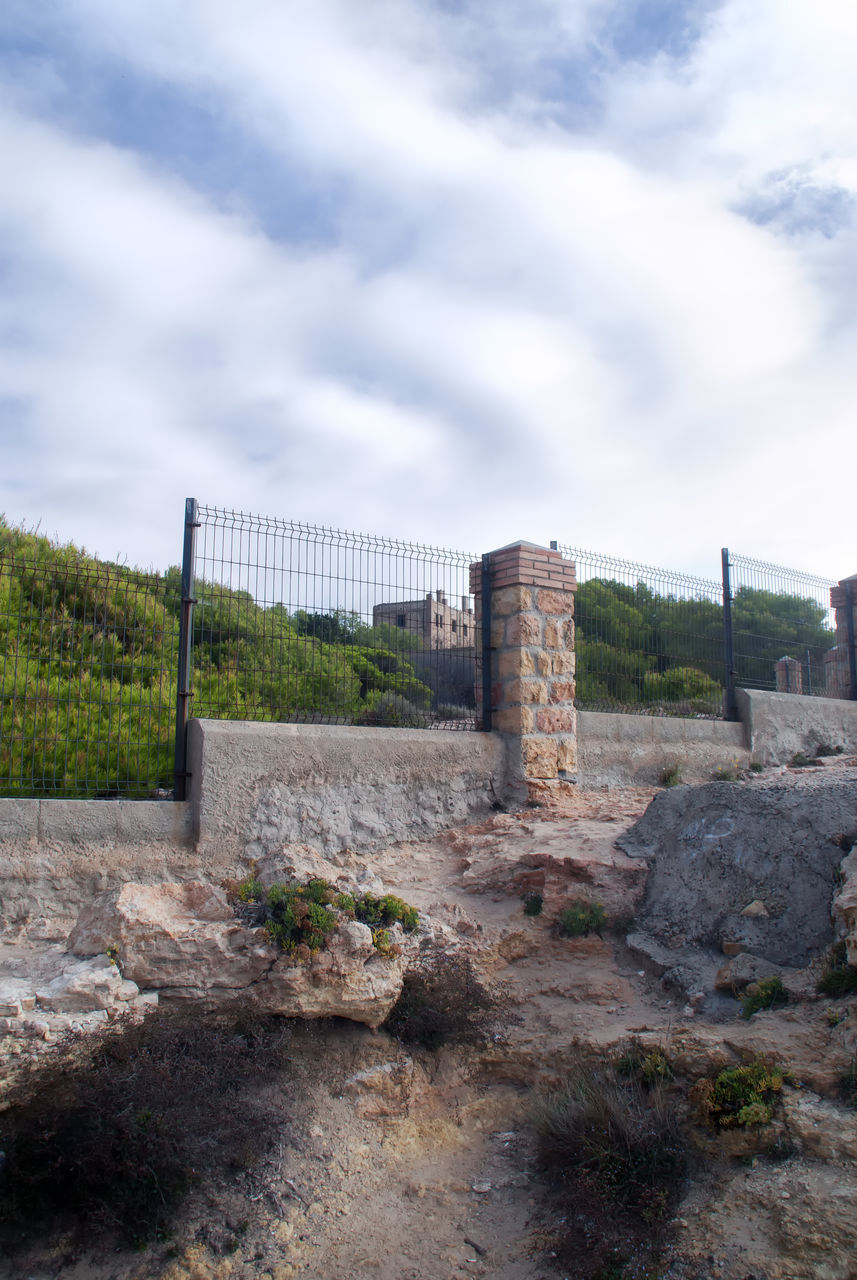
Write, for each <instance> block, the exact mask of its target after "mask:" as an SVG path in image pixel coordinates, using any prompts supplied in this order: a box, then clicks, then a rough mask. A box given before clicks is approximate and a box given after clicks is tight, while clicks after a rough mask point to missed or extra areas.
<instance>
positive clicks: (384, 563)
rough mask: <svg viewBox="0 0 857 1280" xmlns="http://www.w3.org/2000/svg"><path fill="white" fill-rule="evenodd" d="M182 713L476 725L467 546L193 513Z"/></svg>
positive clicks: (202, 510) (207, 510)
mask: <svg viewBox="0 0 857 1280" xmlns="http://www.w3.org/2000/svg"><path fill="white" fill-rule="evenodd" d="M198 526H199V527H198V533H197V538H196V552H195V558H194V565H195V569H194V608H193V632H192V639H193V645H192V664H191V672H190V686H191V692H192V700H191V703H190V714H191V715H193V716H199V717H211V718H214V719H237V720H278V721H283V720H293V721H303V722H322V723H338V724H377V725H391V726H402V727H407V726H412V727H422V728H435V727H440V728H448V729H474V728H476V727H477V726H476V713H475V699H474V679H475V615H474V612H473V601H472V599H471V597H470V596H469V595H468V594H467V593H468V586H469V582H468V571H469V565H470V563H471V561H472V560H473V559H475V557H473V556H470V555H467V554H465V553H463V552H455V551H447V550H441V549H439V548H435V547H425V546H418V545H415V544H413V543H408V542H400V541H396V540H393V539H387V538H376V537H369V536H366V535H363V534H356V533H345V532H342V531H341V530H336V529H326V528H320V527H317V526H315V525H307V524H302V523H298V522H293V521H287V520H280V519H273V518H267V517H264V516H256V515H248V514H245V513H243V512H234V511H227V510H222V509H220V508H217V507H208V506H203V505H200V506H199V508H198Z"/></svg>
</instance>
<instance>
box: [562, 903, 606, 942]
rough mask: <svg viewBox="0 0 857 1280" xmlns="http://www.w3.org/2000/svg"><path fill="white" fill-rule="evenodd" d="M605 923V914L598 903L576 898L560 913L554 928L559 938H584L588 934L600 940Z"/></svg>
mask: <svg viewBox="0 0 857 1280" xmlns="http://www.w3.org/2000/svg"><path fill="white" fill-rule="evenodd" d="M606 922H607V913H606V911H605V910H604V908H603V906H602V905H601V903H600V902H587V901H586V900H585V899H583V898H576V899H575V900H574V902H570V903H569V905H568V906H567V907H564V908H563V910H562V911H560V913H559V915H558V916H557V918H556V922H555V926H554V927H555V929H556V932H557V934H558V935H559V937H560V938H586V937H588V936H589V934H590V933H597V934H598V937H599V938H600V937H601V930H602V929H603V928H604V925H605V924H606Z"/></svg>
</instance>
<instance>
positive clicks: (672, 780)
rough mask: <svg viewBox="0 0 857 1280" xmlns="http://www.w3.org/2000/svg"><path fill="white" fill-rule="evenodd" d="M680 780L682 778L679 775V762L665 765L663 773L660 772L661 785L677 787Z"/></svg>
mask: <svg viewBox="0 0 857 1280" xmlns="http://www.w3.org/2000/svg"><path fill="white" fill-rule="evenodd" d="M681 780H682V777H681V765H680V764H670V765H667V767H666V768H665V769H664V771H663V773H662V774H661V786H662V787H677V786H679V785H680V783H681Z"/></svg>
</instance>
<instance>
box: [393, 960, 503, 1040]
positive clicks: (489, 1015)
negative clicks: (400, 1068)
mask: <svg viewBox="0 0 857 1280" xmlns="http://www.w3.org/2000/svg"><path fill="white" fill-rule="evenodd" d="M499 1014H500V1004H499V1001H498V1000H497V999H496V997H494V996H493V995H491V994H490V992H489V991H488V990H487V989H486V988H485V986H484V985H483V984H482V982H480V980H479V978H478V977H477V975H476V972H475V970H474V968H473V963H472V961H471V959H470V957H469V956H467V955H466V954H465V953H464V952H462V951H456V952H453V953H452V954H451V955H446V954H443V953H441V952H439V951H436V950H434V949H433V948H432V949H429V950H427V951H425V952H423V953H422V955H421V956H420V957H419V958H418V959H417V960H416V961H415V962H414V963H412V964H411V965H410V967H409V968H408V970H407V972H406V974H405V980H404V983H403V985H402V991H401V994H400V996H399V998H398V1000H397V1001H396V1003H395V1005H394V1006H393V1008H392V1010H391V1012H390V1014H389V1016H388V1018H387V1021H386V1022H385V1023H384V1030H385V1031H388V1032H389V1033H390V1035H392V1036H396V1038H397V1039H399V1040H402V1041H404V1042H405V1043H406V1044H419V1045H423V1046H424V1047H425V1048H426V1049H439V1048H440V1047H441V1046H442V1045H445V1044H470V1045H474V1044H483V1043H484V1042H485V1041H486V1040H487V1039H489V1037H490V1036H491V1033H492V1031H493V1029H494V1027H495V1026H496V1024H497V1020H498V1017H499Z"/></svg>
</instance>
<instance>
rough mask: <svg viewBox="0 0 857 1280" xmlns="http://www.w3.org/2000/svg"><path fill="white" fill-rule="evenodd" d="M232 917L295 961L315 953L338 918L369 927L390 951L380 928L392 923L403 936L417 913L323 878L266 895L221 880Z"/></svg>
mask: <svg viewBox="0 0 857 1280" xmlns="http://www.w3.org/2000/svg"><path fill="white" fill-rule="evenodd" d="M226 884H227V889H228V890H229V893H230V896H231V898H232V902H233V907H234V908H235V910H236V913H237V914H238V915H239V916H240V917H241V919H243V920H244V921H245V923H246V924H248V925H255V926H256V927H260V928H263V929H264V930H265V932H266V933H267V935H268V937H269V939H270V941H271V942H272V943H273V944H274V945H275V946H277V947H279V948H280V950H281V951H285V952H287V953H288V954H289V955H290V956H292V957H293V958H294V959H295V960H297V961H301V962H302V961H306V960H309V959H311V958H312V955H313V953H314V952H316V951H319V950H321V949H322V948H323V947H324V946H325V944H326V942H327V939H328V938H329V937H330V935H331V934H332V933H333V932H334V931H335V929H336V928H337V926H338V925H339V923H340V921H341V920H342V919H346V920H359V921H360V923H361V924H367V925H369V927H370V928H371V929H372V937H373V940H374V941H375V946H376V947H377V949H378V950H379V951H381V952H382V954H384V955H390V954H392V953H393V950H394V948H393V947H392V946H391V943H390V937H389V934H388V933H387V932H386V929H387V928H389V927H390V926H391V925H393V924H396V923H397V922H398V923H399V924H401V926H402V928H403V929H404V931H405V932H406V933H413V932H414V930H415V929H417V928H418V927H419V912H418V911H417V910H416V908H415V907H411V906H409V905H408V904H407V902H403V901H402V899H401V898H397V897H396V896H395V894H392V893H387V894H384V896H383V897H381V898H379V897H376V896H375V895H374V894H371V893H365V894H362V895H358V896H355V895H354V894H351V893H337V892H336V890H335V889H333V888H332V887H331V886H330V885H329V884H328V883H327V881H326V880H321V879H315V880H309V881H308V882H307V883H306V884H304V885H301V884H293V885H286V884H273V885H271V887H270V888H269V889H268V890H267V891H266V890H265V888H264V886H263V885H262V884H261V883H260V882H259V881H258V880H255V879H247V880H243V881H242V882H241V883H240V884H237V885H236V884H234V883H233V884H230V883H229V882H226Z"/></svg>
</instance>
